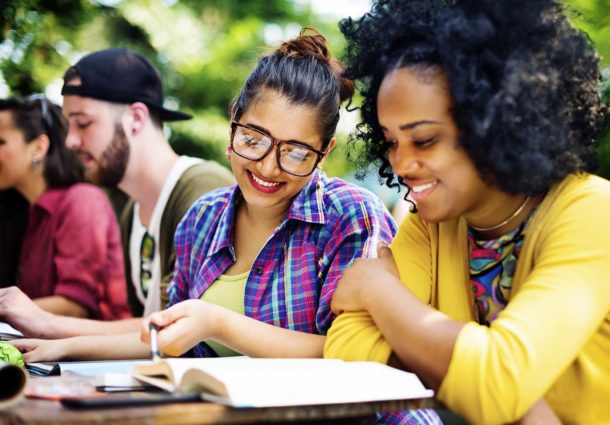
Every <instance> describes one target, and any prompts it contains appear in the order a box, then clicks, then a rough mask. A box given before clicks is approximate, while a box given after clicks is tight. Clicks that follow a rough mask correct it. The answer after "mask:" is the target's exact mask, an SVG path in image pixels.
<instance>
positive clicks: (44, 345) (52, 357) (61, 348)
mask: <svg viewBox="0 0 610 425" xmlns="http://www.w3.org/2000/svg"><path fill="white" fill-rule="evenodd" d="M9 342H10V343H11V344H12V345H14V346H15V347H16V348H17V349H18V350H19V351H21V352H22V353H23V361H24V362H26V363H31V362H53V361H61V360H66V359H69V358H70V349H71V348H70V347H71V345H70V344H71V340H70V338H64V339H14V340H12V341H9Z"/></svg>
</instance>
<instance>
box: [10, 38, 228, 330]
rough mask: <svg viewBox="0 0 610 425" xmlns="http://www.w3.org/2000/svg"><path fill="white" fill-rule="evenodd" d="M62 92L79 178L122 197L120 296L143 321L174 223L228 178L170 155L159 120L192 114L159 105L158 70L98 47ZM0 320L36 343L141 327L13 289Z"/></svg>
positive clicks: (157, 303) (157, 294)
mask: <svg viewBox="0 0 610 425" xmlns="http://www.w3.org/2000/svg"><path fill="white" fill-rule="evenodd" d="M62 95H63V96H64V105H63V112H64V115H65V117H66V118H67V119H68V122H69V132H68V136H67V139H66V144H67V146H68V147H70V148H73V149H76V150H77V151H78V153H79V156H80V158H81V160H82V162H83V164H84V166H85V178H86V179H87V180H88V181H90V182H92V183H95V184H98V185H101V186H106V187H118V188H119V189H120V190H122V191H123V192H125V193H126V194H127V195H128V196H129V197H130V198H131V200H130V202H129V203H128V204H127V206H126V207H125V209H124V211H123V213H122V215H121V231H122V240H123V249H124V252H125V263H126V264H125V267H126V280H127V292H128V299H129V304H130V307H131V309H132V312H133V314H134V316H142V315H144V316H146V315H149V314H150V313H153V312H155V311H157V310H159V309H160V308H161V307H162V306H163V304H165V299H166V288H167V284H168V283H169V281H170V279H171V273H172V271H173V266H174V260H175V253H174V248H173V236H174V231H175V228H176V226H177V225H178V223H179V221H180V219H181V218H182V216H183V215H184V214H185V213H186V211H187V210H188V208H189V207H190V205H191V204H192V203H193V202H194V201H195V200H196V199H197V198H199V196H201V195H202V194H204V193H205V192H208V191H210V190H212V189H215V188H217V187H222V186H228V185H230V184H233V182H234V180H233V176H232V174H231V172H230V171H229V170H227V169H226V168H224V167H222V166H220V165H219V164H217V163H215V162H212V161H204V160H201V159H196V158H190V157H186V156H178V155H177V154H176V153H175V152H174V151H173V150H172V148H171V146H170V145H169V143H168V141H167V138H166V137H165V134H164V132H163V122H165V121H178V120H187V119H190V118H191V116H190V115H188V114H185V113H183V112H179V111H172V110H168V109H166V108H164V106H163V87H162V83H161V76H160V74H159V71H158V70H157V69H156V68H155V66H154V65H153V64H152V63H151V62H150V61H148V60H147V59H146V58H145V57H143V56H142V55H140V54H138V53H135V52H132V51H130V50H127V49H106V50H101V51H98V52H94V53H91V54H89V55H87V56H85V57H83V58H82V59H81V60H79V61H78V62H77V63H76V64H75V65H74V66H72V67H70V68H69V69H68V70H67V71H66V73H65V75H64V86H63V89H62ZM83 267H86V265H83ZM0 320H1V321H5V322H9V323H10V324H12V325H13V326H14V327H16V328H17V329H19V330H21V331H22V332H23V333H24V334H25V335H26V336H31V337H39V338H64V337H70V336H77V335H96V334H97V335H99V334H116V333H122V332H130V331H136V332H139V330H140V323H141V319H140V318H137V319H135V318H134V319H125V320H120V321H113V322H102V321H95V320H89V319H76V318H70V317H64V316H56V315H52V314H50V313H47V312H44V311H42V310H40V309H39V308H38V307H37V306H36V305H35V304H34V303H33V302H32V301H31V300H30V299H29V298H27V297H26V296H25V295H24V294H23V293H21V292H20V291H19V290H18V289H16V288H14V287H13V288H7V289H2V290H0Z"/></svg>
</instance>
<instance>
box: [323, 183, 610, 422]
mask: <svg viewBox="0 0 610 425" xmlns="http://www.w3.org/2000/svg"><path fill="white" fill-rule="evenodd" d="M391 249H392V254H393V256H394V259H395V261H396V264H397V267H398V269H399V272H400V278H401V280H402V281H403V283H404V284H405V286H407V287H408V288H409V289H410V290H411V291H412V292H413V293H414V294H415V295H416V296H417V297H418V298H419V299H420V300H422V301H423V302H426V303H428V304H430V305H431V306H433V307H434V308H436V309H438V310H440V311H441V312H443V313H445V314H447V315H448V316H450V317H452V318H453V319H455V320H459V321H463V322H468V323H467V324H466V325H465V326H464V327H463V329H462V330H461V332H460V334H459V336H458V339H457V341H456V344H455V347H454V351H453V354H452V357H451V362H450V364H449V370H448V373H447V375H446V376H445V378H444V380H443V382H442V384H441V386H440V388H439V391H438V393H437V397H438V398H439V399H440V400H441V401H443V402H444V403H445V404H447V406H448V407H449V408H450V409H452V410H454V411H455V412H457V413H459V414H461V415H463V416H464V417H465V418H466V419H468V420H469V421H470V422H471V423H474V424H496V423H498V424H500V423H506V422H512V421H515V420H517V419H519V418H520V417H522V416H523V415H524V414H525V413H526V412H527V411H528V410H529V408H530V407H531V406H533V404H534V403H535V402H536V401H537V400H538V399H540V398H541V397H544V398H545V399H546V401H547V402H548V403H549V404H550V406H551V408H552V409H553V410H554V412H555V413H556V414H557V415H558V416H559V417H560V419H561V420H562V422H563V423H564V424H587V425H595V424H610V182H608V181H606V180H604V179H601V178H599V177H596V176H591V175H587V174H585V175H579V176H576V175H571V176H568V177H566V178H565V179H564V180H563V181H562V182H560V183H559V184H557V185H555V186H554V187H553V188H552V189H551V190H550V191H549V193H548V194H547V195H546V197H545V199H544V201H543V202H542V204H541V205H540V206H539V207H538V211H537V212H536V213H535V215H534V216H533V217H532V219H531V221H530V223H529V224H528V226H527V228H526V229H525V240H524V243H523V247H522V250H521V254H520V257H519V261H518V265H517V269H516V271H515V276H514V278H513V289H512V292H511V297H510V299H509V303H508V305H507V306H506V308H505V309H504V310H503V311H502V312H501V313H500V314H499V316H498V318H497V319H496V320H495V321H494V322H492V325H491V326H490V327H485V326H481V325H479V324H477V323H476V322H475V321H474V320H475V314H474V306H473V302H474V301H473V295H472V288H471V284H470V277H469V259H468V256H469V254H468V242H467V225H466V222H465V220H464V219H459V220H454V221H450V222H444V223H440V224H430V223H425V222H423V221H422V220H420V219H419V217H418V216H417V215H415V214H410V215H409V216H408V217H407V218H406V219H405V221H404V222H403V223H402V225H401V227H400V230H399V232H398V235H397V236H396V239H395V240H394V242H393V243H392V246H391ZM391 350H392V349H391V347H390V345H389V343H388V342H387V341H386V340H385V339H384V337H383V335H382V334H381V333H380V331H379V330H378V329H377V327H376V326H375V324H374V322H373V320H372V319H371V317H370V316H369V315H368V313H363V312H352V313H344V314H342V315H340V316H339V317H338V318H337V319H336V320H335V322H334V323H333V325H332V327H331V328H330V330H329V332H328V336H327V341H326V346H325V349H324V356H325V357H335V358H343V359H348V360H374V361H378V362H383V363H386V362H387V361H388V358H389V356H390V354H391Z"/></svg>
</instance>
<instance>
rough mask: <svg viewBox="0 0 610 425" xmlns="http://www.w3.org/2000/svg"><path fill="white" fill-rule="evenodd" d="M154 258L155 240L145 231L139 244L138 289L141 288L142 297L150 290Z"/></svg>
mask: <svg viewBox="0 0 610 425" xmlns="http://www.w3.org/2000/svg"><path fill="white" fill-rule="evenodd" d="M154 258H155V238H153V237H152V235H151V234H150V233H148V231H146V232H144V236H142V242H141V243H140V288H142V293H143V294H144V296H147V295H148V290H149V289H150V282H151V281H152V269H153V260H154Z"/></svg>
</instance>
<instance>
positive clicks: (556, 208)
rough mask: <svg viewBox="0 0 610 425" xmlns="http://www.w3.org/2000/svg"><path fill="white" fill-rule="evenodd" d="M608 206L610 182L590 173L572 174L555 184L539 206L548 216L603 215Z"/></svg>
mask: <svg viewBox="0 0 610 425" xmlns="http://www.w3.org/2000/svg"><path fill="white" fill-rule="evenodd" d="M607 208H610V182H609V181H608V180H606V179H603V178H601V177H598V176H595V175H592V174H585V173H583V174H572V175H569V176H568V177H566V178H565V179H563V180H562V181H561V182H559V183H558V184H557V185H555V186H554V187H553V188H552V189H551V190H550V191H549V193H548V194H547V196H546V197H545V199H544V201H543V203H542V204H541V206H540V212H541V213H543V214H544V216H545V217H548V218H551V219H552V218H556V217H559V216H566V215H568V216H580V217H582V218H591V219H592V218H593V217H594V216H596V215H597V214H599V213H601V214H603V215H605V213H606V212H607Z"/></svg>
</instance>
